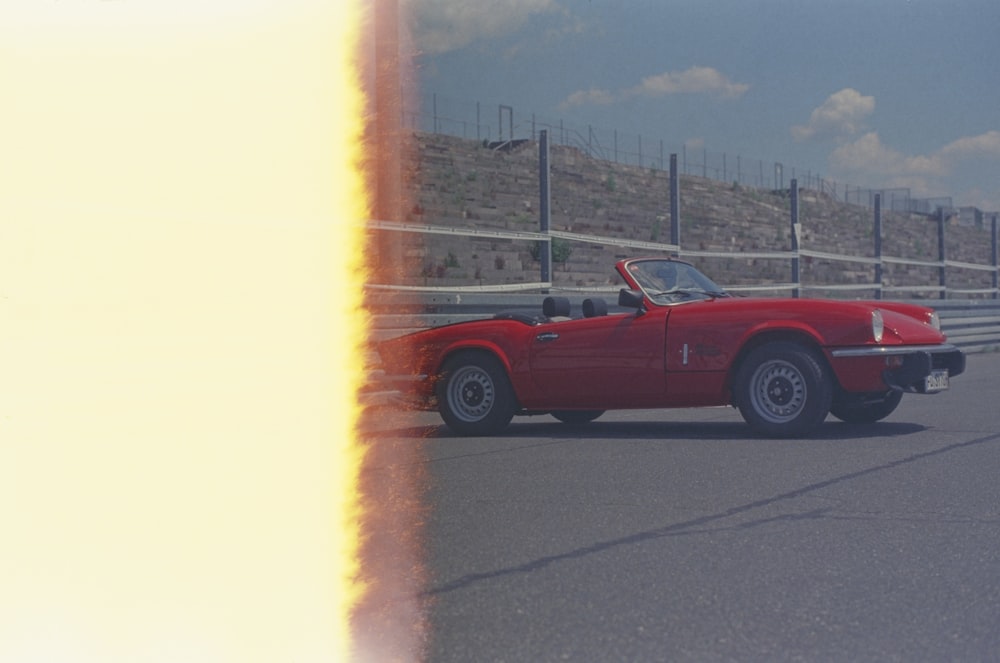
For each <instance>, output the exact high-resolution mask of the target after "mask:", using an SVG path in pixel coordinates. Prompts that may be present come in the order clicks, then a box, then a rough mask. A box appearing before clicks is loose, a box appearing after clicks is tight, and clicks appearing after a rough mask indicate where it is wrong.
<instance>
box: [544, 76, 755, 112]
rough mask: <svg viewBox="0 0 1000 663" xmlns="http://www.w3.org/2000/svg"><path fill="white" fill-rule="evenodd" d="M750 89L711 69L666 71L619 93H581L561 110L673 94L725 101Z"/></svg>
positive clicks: (573, 95)
mask: <svg viewBox="0 0 1000 663" xmlns="http://www.w3.org/2000/svg"><path fill="white" fill-rule="evenodd" d="M749 89H750V86H749V85H747V84H745V83H735V82H733V81H731V80H730V79H729V77H728V76H726V75H725V74H723V73H721V72H719V71H718V70H716V69H713V68H711V67H691V68H690V69H686V70H685V71H676V72H673V71H667V72H664V73H662V74H656V75H655V76H647V77H646V78H643V79H642V81H640V83H639V84H638V85H635V86H633V87H630V88H625V89H622V90H619V91H617V92H612V91H610V90H601V89H595V88H591V89H590V90H578V91H576V92H574V93H573V94H571V95H569V96H568V97H566V99H565V100H563V102H562V103H561V104H560V108H562V109H566V108H571V107H573V106H581V105H584V104H604V105H606V104H611V103H614V102H618V101H624V100H626V99H632V98H635V97H646V98H657V97H664V96H667V95H671V94H715V95H719V96H722V97H728V98H734V97H740V96H742V95H743V94H744V93H746V91H747V90H749Z"/></svg>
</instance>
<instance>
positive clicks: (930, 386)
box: [924, 370, 950, 394]
mask: <svg viewBox="0 0 1000 663" xmlns="http://www.w3.org/2000/svg"><path fill="white" fill-rule="evenodd" d="M949 386H950V385H949V384H948V371H946V370H938V371H931V374H930V375H928V376H927V377H925V378H924V392H926V393H928V394H932V393H934V392H935V391H944V390H945V389H947V388H948V387H949Z"/></svg>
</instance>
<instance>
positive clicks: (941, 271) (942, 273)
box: [937, 207, 948, 299]
mask: <svg viewBox="0 0 1000 663" xmlns="http://www.w3.org/2000/svg"><path fill="white" fill-rule="evenodd" d="M937 225H938V228H937V231H938V232H937V235H938V261H940V263H941V266H940V267H938V285H939V286H941V293H940V294H939V295H938V298H939V299H947V298H948V290H947V287H948V279H947V276H946V270H945V266H944V261H945V256H946V252H945V247H944V207H938V208H937Z"/></svg>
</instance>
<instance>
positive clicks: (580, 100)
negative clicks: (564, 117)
mask: <svg viewBox="0 0 1000 663" xmlns="http://www.w3.org/2000/svg"><path fill="white" fill-rule="evenodd" d="M614 101H615V95H614V94H612V93H611V92H609V91H608V90H600V89H597V88H590V89H589V90H577V91H576V92H574V93H573V94H571V95H569V96H568V97H566V99H565V100H564V101H563V102H562V104H560V107H562V108H571V107H573V106H588V105H590V106H606V105H607V104H611V103H614Z"/></svg>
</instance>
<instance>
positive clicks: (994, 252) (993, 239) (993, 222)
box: [990, 213, 1000, 299]
mask: <svg viewBox="0 0 1000 663" xmlns="http://www.w3.org/2000/svg"><path fill="white" fill-rule="evenodd" d="M990 237H991V241H990V246H991V247H992V250H991V251H990V256H991V258H992V260H993V299H997V296H998V294H1000V289H998V288H1000V283H998V278H997V277H998V271H997V270H998V267H1000V264H998V261H997V215H996V213H994V214H993V217H992V219H991V221H990Z"/></svg>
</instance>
